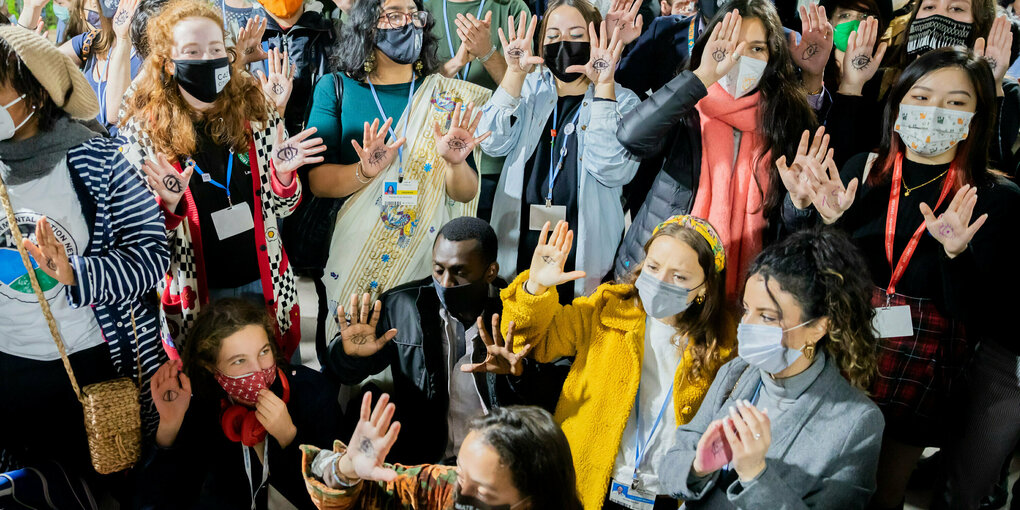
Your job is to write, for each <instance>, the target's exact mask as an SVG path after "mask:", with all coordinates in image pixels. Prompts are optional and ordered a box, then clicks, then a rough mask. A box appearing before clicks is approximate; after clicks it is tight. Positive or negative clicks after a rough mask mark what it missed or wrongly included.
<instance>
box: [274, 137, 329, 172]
mask: <svg viewBox="0 0 1020 510" xmlns="http://www.w3.org/2000/svg"><path fill="white" fill-rule="evenodd" d="M315 131H316V128H314V127H313V128H308V129H306V130H304V131H302V132H300V133H298V134H296V135H294V136H292V137H290V138H288V139H286V140H284V139H283V137H284V136H285V135H286V134H287V130H286V129H284V127H283V122H278V123H277V124H276V142H275V143H274V144H273V167H274V168H275V170H276V179H277V180H279V181H280V184H282V185H284V186H290V184H291V182H293V181H294V172H295V171H297V169H298V168H301V167H302V166H305V165H314V164H317V163H322V161H323V158H322V156H316V154H320V153H322V152H325V150H326V146H325V145H324V144H323V143H322V138H312V139H310V140H306V138H308V137H309V136H312V135H313V134H315Z"/></svg>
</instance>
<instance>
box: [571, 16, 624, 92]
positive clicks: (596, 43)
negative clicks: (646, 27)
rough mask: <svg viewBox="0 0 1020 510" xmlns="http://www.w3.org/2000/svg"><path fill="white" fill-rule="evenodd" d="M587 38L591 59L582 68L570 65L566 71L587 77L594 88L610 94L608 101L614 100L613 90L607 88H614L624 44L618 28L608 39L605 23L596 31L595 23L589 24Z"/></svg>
mask: <svg viewBox="0 0 1020 510" xmlns="http://www.w3.org/2000/svg"><path fill="white" fill-rule="evenodd" d="M588 38H589V44H591V52H590V54H591V57H589V59H588V63H587V64H585V65H583V66H582V65H572V66H570V67H567V69H566V71H567V72H568V73H581V74H583V75H585V76H587V77H588V80H590V81H591V82H592V84H594V85H595V87H596V88H598V87H599V86H602V87H604V88H606V92H612V97H610V99H616V95H615V90H610V89H609V87H615V85H614V82H615V80H616V64H617V63H618V62H619V61H620V55H621V54H623V46H624V44H623V41H622V40H621V39H620V27H619V26H617V27H616V28H615V29H613V33H612V37H610V36H609V35H608V33H607V25H606V22H605V21H603V22H602V23H601V24H599V27H598V29H596V27H595V23H589V24H588ZM596 92H598V91H596Z"/></svg>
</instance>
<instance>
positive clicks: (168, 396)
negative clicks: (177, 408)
mask: <svg viewBox="0 0 1020 510" xmlns="http://www.w3.org/2000/svg"><path fill="white" fill-rule="evenodd" d="M174 400H177V392H176V391H174V390H166V392H164V393H163V402H173V401H174Z"/></svg>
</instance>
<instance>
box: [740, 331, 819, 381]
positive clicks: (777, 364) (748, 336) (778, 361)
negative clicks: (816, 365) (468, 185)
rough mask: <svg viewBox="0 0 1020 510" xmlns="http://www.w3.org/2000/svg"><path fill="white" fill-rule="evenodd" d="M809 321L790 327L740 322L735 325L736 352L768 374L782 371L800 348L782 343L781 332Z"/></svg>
mask: <svg viewBox="0 0 1020 510" xmlns="http://www.w3.org/2000/svg"><path fill="white" fill-rule="evenodd" d="M812 320H814V319H812ZM809 322H811V321H810V320H809V321H806V322H802V323H800V324H798V325H796V326H794V327H792V328H790V329H783V328H780V327H776V326H765V325H763V324H745V323H743V322H742V323H740V325H739V326H737V353H738V354H739V355H740V357H741V358H742V359H743V360H744V361H746V362H747V364H749V365H751V366H754V367H758V368H760V369H762V370H764V371H766V372H768V373H770V374H776V373H779V372H782V371H783V370H786V369H787V368H789V366H790V365H792V364H793V362H795V361H797V358H799V357H800V355H801V351H800V350H795V349H790V348H788V347H786V346H784V345H783V334H785V333H786V332H788V331H793V330H795V329H797V328H799V327H801V326H803V325H805V324H807V323H809Z"/></svg>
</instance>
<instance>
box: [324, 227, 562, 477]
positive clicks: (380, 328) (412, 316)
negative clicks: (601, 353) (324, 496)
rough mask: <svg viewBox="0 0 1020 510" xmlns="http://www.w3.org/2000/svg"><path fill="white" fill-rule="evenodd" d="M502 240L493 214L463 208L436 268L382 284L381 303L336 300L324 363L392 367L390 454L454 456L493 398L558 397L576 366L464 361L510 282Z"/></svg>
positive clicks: (410, 460) (442, 236)
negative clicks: (394, 430) (493, 367)
mask: <svg viewBox="0 0 1020 510" xmlns="http://www.w3.org/2000/svg"><path fill="white" fill-rule="evenodd" d="M496 246H497V240H496V233H495V232H494V231H493V230H492V227H490V226H489V224H488V223H486V222H484V221H482V220H480V219H478V218H470V217H461V218H456V219H454V220H452V221H450V222H449V223H447V224H446V225H444V226H443V228H442V229H440V231H439V234H438V235H437V236H436V242H435V245H434V247H433V250H432V257H433V269H432V276H430V277H428V278H425V279H423V280H420V281H416V282H411V283H407V284H405V285H401V286H399V287H396V288H394V289H391V290H390V291H388V292H386V293H384V294H383V295H382V296H381V298H380V300H379V301H376V303H375V305H374V309H373V310H369V305H370V302H369V300H368V295H367V294H366V295H365V296H363V298H362V300H361V303H360V313H358V312H359V310H358V306H359V304H358V302H357V301H358V300H357V296H351V302H350V303H349V306H348V307H347V308H346V312H347V313H344V311H345V308H344V307H339V308H338V311H337V315H338V318H339V320H340V332H339V333H338V334H337V336H336V337H335V338H333V340H332V341H331V342H330V344H329V347H328V352H327V356H326V360H325V361H326V363H325V370H326V371H327V372H331V373H332V375H334V376H335V377H336V378H337V379H339V381H340V382H341V383H343V384H359V383H361V382H362V381H363V380H364V379H366V378H367V377H369V376H371V375H374V374H378V373H380V372H382V371H383V370H385V369H386V368H387V367H390V368H391V370H392V373H393V386H394V389H393V394H392V395H391V398H392V400H393V402H394V403H396V404H397V406H396V408H397V415H396V417H395V419H396V421H399V422H401V423H402V424H403V425H404V427H403V429H402V430H401V433H400V438H399V439H398V440H397V442H396V444H395V445H394V447H393V450H392V451H391V452H390V455H389V456H388V457H387V459H388V460H389V461H391V462H399V463H402V464H424V463H436V462H439V461H442V460H444V459H446V460H449V459H450V458H451V457H453V456H454V455H456V452H457V450H458V449H459V448H460V443H461V442H462V441H463V440H464V436H465V435H466V434H467V432H468V430H467V424H468V422H469V420H470V419H471V418H472V417H474V416H476V415H478V414H481V413H484V412H488V410H489V409H492V408H494V407H500V406H506V405H513V404H525V403H528V404H537V405H542V406H543V407H546V408H547V409H549V410H552V408H554V407H555V404H556V400H557V399H558V397H559V394H560V390H561V388H562V385H563V379H564V377H565V376H566V371H567V370H568V369H569V366H565V367H564V366H562V364H561V365H557V366H544V367H540V366H539V365H538V364H535V363H530V362H529V361H528V360H521V363H523V364H524V373H523V374H522V376H521V377H513V376H497V375H493V374H485V373H478V374H475V373H468V372H465V371H464V370H465V369H462V368H461V367H462V366H464V365H471V364H474V363H483V362H485V361H486V359H487V357H488V356H487V348H486V347H487V346H486V344H485V343H484V342H483V340H482V337H481V335H482V332H481V330H484V328H488V327H489V326H490V325H491V324H492V321H493V317H494V316H496V314H499V313H500V312H501V311H502V302H501V301H500V298H499V287H501V286H505V284H502V283H503V282H501V281H499V280H498V279H497V274H498V272H499V264H498V263H497V262H496ZM500 284H502V285H500ZM355 315H356V316H355ZM490 361H497V360H495V359H492V358H490ZM373 393H374V394H378V392H373ZM532 395H534V397H532Z"/></svg>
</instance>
